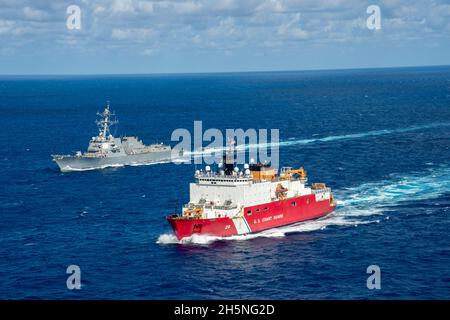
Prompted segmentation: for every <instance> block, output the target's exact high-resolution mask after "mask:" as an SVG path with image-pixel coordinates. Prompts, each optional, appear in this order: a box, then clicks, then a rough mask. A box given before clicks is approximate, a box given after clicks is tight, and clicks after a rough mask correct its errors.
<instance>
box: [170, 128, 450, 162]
mask: <svg viewBox="0 0 450 320" xmlns="http://www.w3.org/2000/svg"><path fill="white" fill-rule="evenodd" d="M445 127H450V123H448V122H441V123H431V124H425V125H417V126H410V127H405V128H397V129H382V130H372V131H367V132H360V133H352V134H344V135H334V136H327V137H323V138H310V139H296V138H290V139H288V140H285V141H280V142H277V143H275V142H272V143H258V144H245V145H238V146H236V151H238V152H245V151H248V150H251V149H258V148H262V147H265V148H271V147H291V146H297V145H307V144H314V143H326V142H334V141H344V140H356V139H364V138H371V137H377V136H384V135H390V134H400V133H408V132H414V131H421V130H426V129H435V128H445ZM225 149H226V147H221V148H219V147H218V148H208V147H206V148H204V149H203V150H195V151H192V152H185V153H184V154H183V156H181V157H180V158H178V159H173V160H174V161H175V162H177V161H179V162H182V161H185V160H186V158H187V157H193V158H201V157H203V156H204V155H212V154H221V153H222V152H224V151H225Z"/></svg>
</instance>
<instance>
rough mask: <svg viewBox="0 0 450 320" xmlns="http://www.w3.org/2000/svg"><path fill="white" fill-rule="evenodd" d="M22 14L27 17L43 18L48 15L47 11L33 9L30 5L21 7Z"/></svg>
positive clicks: (33, 18) (32, 18)
mask: <svg viewBox="0 0 450 320" xmlns="http://www.w3.org/2000/svg"><path fill="white" fill-rule="evenodd" d="M23 14H24V15H25V17H26V18H27V19H31V20H44V19H46V18H47V17H48V13H47V12H45V11H43V10H38V9H33V8H31V7H25V8H23Z"/></svg>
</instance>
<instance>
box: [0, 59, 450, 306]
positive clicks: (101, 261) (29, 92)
mask: <svg viewBox="0 0 450 320" xmlns="http://www.w3.org/2000/svg"><path fill="white" fill-rule="evenodd" d="M106 100H110V101H111V108H112V109H113V110H115V111H116V113H117V114H118V117H119V121H120V123H119V126H118V127H117V131H116V133H117V134H137V135H139V136H140V137H141V138H142V139H143V140H144V142H146V143H150V142H161V141H163V142H166V143H170V135H171V133H172V131H173V130H174V129H176V128H187V129H189V130H192V129H193V121H194V120H202V121H203V125H204V128H209V127H214V128H219V129H226V128H243V129H248V128H269V129H270V128H278V129H280V137H281V142H280V164H281V165H293V166H299V165H303V166H305V168H306V169H307V170H308V172H309V177H310V181H324V182H326V183H327V184H328V185H330V186H331V187H332V188H333V189H334V191H335V195H336V198H337V199H338V206H339V207H338V209H337V210H336V211H335V212H334V213H333V214H332V215H331V216H330V217H328V218H327V219H324V220H318V221H312V222H306V223H301V224H299V225H295V226H289V227H285V228H280V229H275V230H269V231H267V232H263V233H261V234H258V235H251V236H244V237H234V238H232V239H226V240H225V239H215V238H198V239H194V240H193V241H190V242H187V243H181V244H180V243H178V242H177V241H175V240H174V237H173V235H172V234H171V231H170V228H169V226H168V224H167V222H166V221H165V218H164V217H165V216H166V215H167V214H169V213H171V212H172V211H173V210H174V208H175V207H176V206H177V205H181V204H182V203H184V202H187V200H188V183H189V182H191V181H192V180H193V172H194V169H195V168H194V165H174V164H158V165H149V166H136V167H125V168H111V169H105V170H102V171H87V172H74V173H64V174H63V173H60V172H59V171H58V169H57V166H56V164H55V163H53V162H52V161H51V157H50V155H51V154H55V153H69V152H73V151H76V150H84V149H85V148H86V146H87V143H88V140H89V139H90V137H91V136H93V135H94V134H95V133H96V126H95V124H94V120H95V112H96V111H97V110H100V109H101V107H102V106H103V105H104V103H105V101H106ZM0 112H1V117H0V126H1V131H0V139H1V141H2V143H1V150H2V151H1V153H0V164H1V175H0V185H1V188H0V200H1V201H0V211H1V214H0V219H1V220H0V244H1V245H0V298H7V299H18V298H29V299H44V298H51V299H92V298H106V299H221V298H226V299H270V298H274V299H399V298H400V299H404V298H411V299H422V298H432V299H449V298H450V246H449V244H450V234H449V229H450V228H449V226H450V218H449V214H450V210H449V207H450V150H449V147H450V67H430V68H402V69H378V70H348V71H315V72H313V71H311V72H269V73H242V74H231V73H230V74H195V75H151V76H89V77H87V76H70V77H69V76H68V77H50V76H48V77H44V76H42V77H2V78H0ZM172 145H173V143H172ZM72 264H75V265H79V266H80V268H81V272H82V274H81V275H82V276H81V283H82V288H81V290H73V291H70V290H68V289H67V288H66V279H67V276H68V275H67V274H66V268H67V266H69V265H72ZM369 265H378V266H379V267H380V269H381V289H380V290H369V289H367V286H366V280H367V277H368V276H369V275H368V274H367V273H366V269H367V267H368V266H369Z"/></svg>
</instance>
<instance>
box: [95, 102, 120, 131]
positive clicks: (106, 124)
mask: <svg viewBox="0 0 450 320" xmlns="http://www.w3.org/2000/svg"><path fill="white" fill-rule="evenodd" d="M97 116H99V117H100V119H99V120H97V121H96V122H95V123H96V124H97V126H98V131H99V137H100V138H101V139H102V140H107V139H108V138H109V136H111V133H110V131H109V128H110V126H112V125H114V124H117V123H118V122H119V121H117V120H116V119H115V116H116V115H115V113H114V112H111V111H110V110H109V101H107V102H106V106H105V110H103V112H101V113H100V112H97Z"/></svg>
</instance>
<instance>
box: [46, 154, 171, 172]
mask: <svg viewBox="0 0 450 320" xmlns="http://www.w3.org/2000/svg"><path fill="white" fill-rule="evenodd" d="M170 160H171V151H170V150H164V151H160V152H148V153H142V154H131V155H118V156H107V157H77V156H65V157H55V158H54V161H55V162H56V163H57V164H58V166H59V168H60V170H61V171H62V172H69V171H85V170H96V169H103V168H108V167H121V166H128V165H144V164H151V163H158V162H169V161H170Z"/></svg>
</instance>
